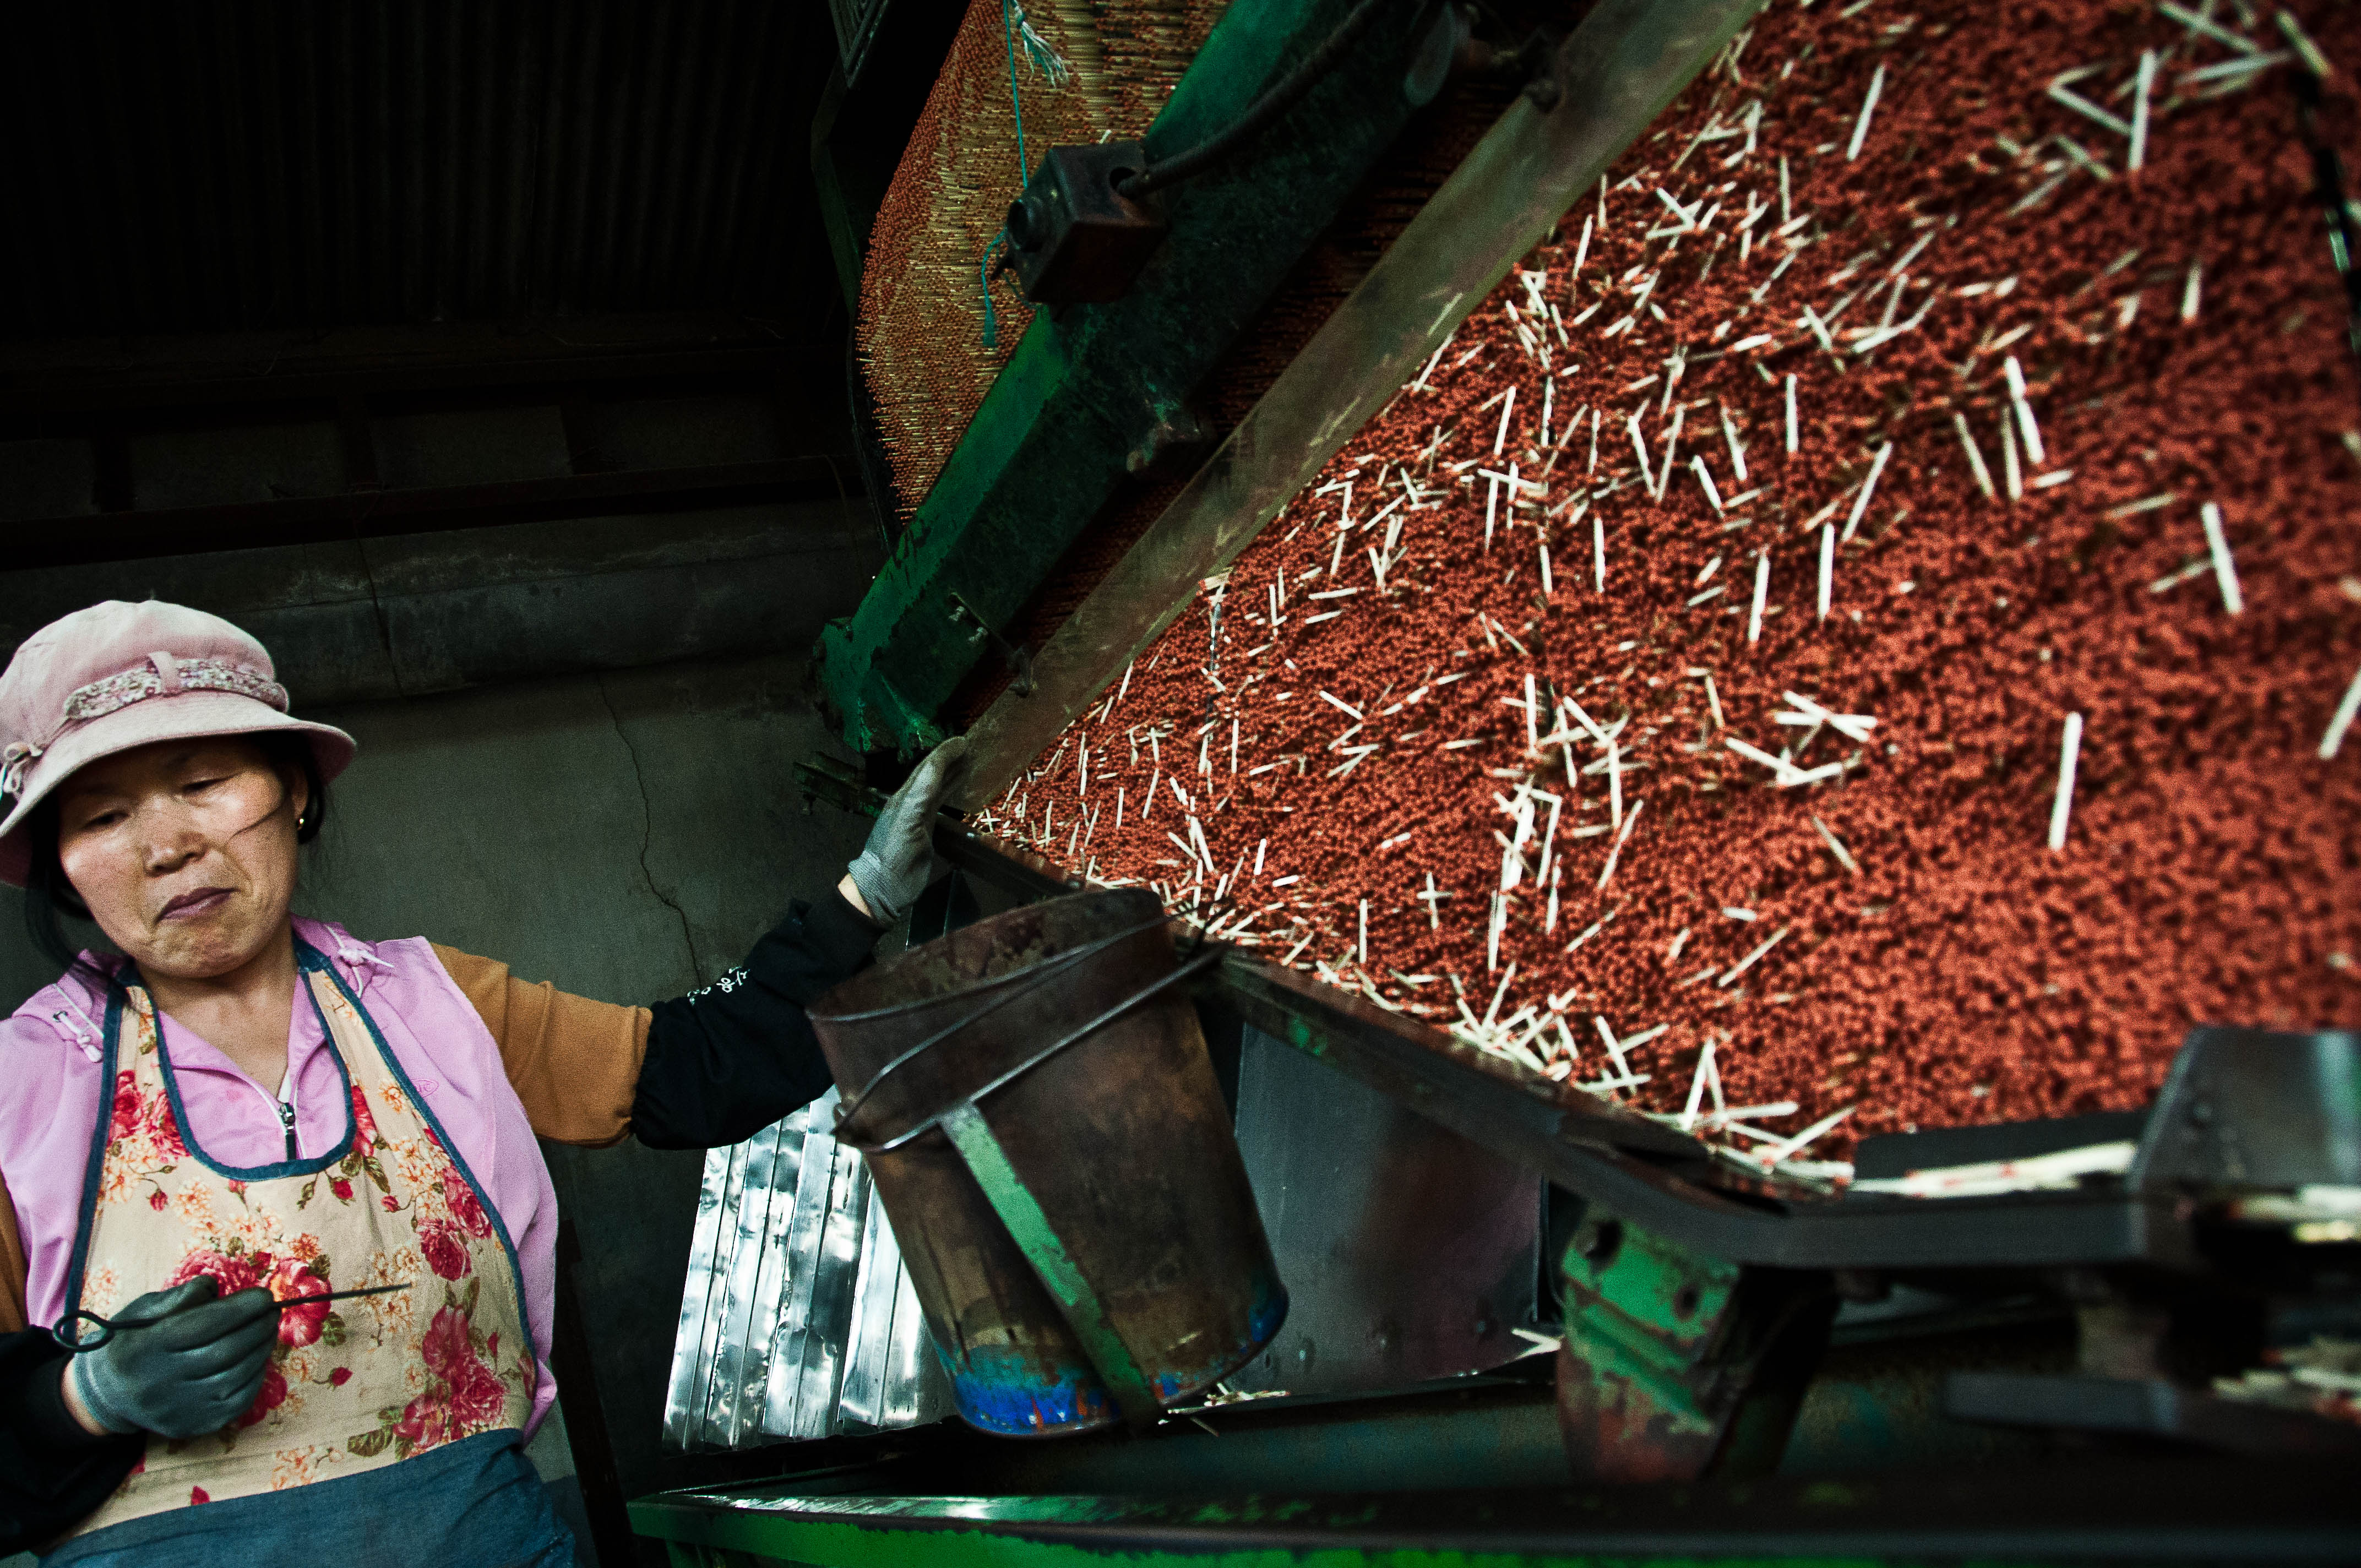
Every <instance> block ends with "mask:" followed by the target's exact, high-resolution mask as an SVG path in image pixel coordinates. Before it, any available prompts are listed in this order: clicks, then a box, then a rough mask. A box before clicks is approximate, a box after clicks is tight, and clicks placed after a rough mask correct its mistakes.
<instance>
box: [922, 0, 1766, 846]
mask: <svg viewBox="0 0 2361 1568" xmlns="http://www.w3.org/2000/svg"><path fill="white" fill-rule="evenodd" d="M1761 3H1762V0H1605V3H1604V4H1602V5H1599V6H1598V8H1597V9H1596V10H1594V11H1593V12H1592V13H1591V14H1590V15H1589V16H1588V17H1587V18H1586V19H1585V20H1584V21H1583V23H1582V25H1581V26H1580V27H1577V28H1576V30H1575V32H1574V33H1573V35H1572V36H1571V37H1570V38H1567V40H1566V42H1565V47H1564V48H1563V49H1560V50H1559V52H1558V56H1557V60H1556V64H1555V68H1554V79H1555V81H1556V82H1557V83H1558V87H1559V97H1558V99H1557V102H1556V106H1555V108H1554V109H1552V110H1548V111H1543V110H1542V109H1539V108H1536V107H1535V106H1534V104H1533V103H1532V99H1531V98H1530V97H1527V98H1520V99H1518V100H1517V101H1516V102H1515V103H1514V104H1511V105H1510V108H1509V110H1508V112H1507V113H1506V114H1504V115H1502V116H1501V117H1500V122H1499V125H1498V126H1496V127H1494V129H1493V130H1492V132H1491V133H1490V134H1489V135H1488V136H1487V137H1485V138H1484V140H1483V142H1482V143H1481V144H1479V145H1478V146H1477V149H1476V151H1475V152H1474V153H1472V154H1471V155H1469V157H1468V159H1467V160H1466V162H1465V163H1464V164H1462V165H1461V166H1460V168H1459V170H1457V172H1455V173H1454V174H1453V175H1452V177H1451V178H1450V179H1449V180H1448V181H1444V185H1443V188H1442V189H1441V190H1439V191H1437V192H1435V193H1434V196H1433V199H1432V200H1431V201H1429V202H1428V203H1427V204H1426V206H1425V208H1424V209H1423V210H1422V212H1421V213H1420V214H1419V215H1418V216H1417V218H1415V219H1414V220H1412V222H1411V225H1410V226H1409V227H1408V228H1407V229H1405V230H1404V231H1403V232H1402V235H1401V237H1400V239H1398V240H1396V241H1395V242H1394V245H1393V247H1392V248H1391V249H1390V250H1389V251H1388V252H1387V253H1386V254H1385V256H1384V257H1383V258H1381V259H1380V260H1379V261H1378V264H1377V266H1376V267H1375V268H1374V269H1372V270H1371V271H1370V273H1369V275H1368V277H1367V278H1366V279H1365V280H1362V283H1361V286H1360V287H1359V288H1358V289H1356V290H1355V291H1353V293H1352V294H1351V295H1350V296H1349V297H1348V298H1347V299H1346V300H1345V302H1344V303H1343V304H1342V305H1340V306H1338V307H1337V310H1336V313H1335V314H1334V316H1332V317H1330V318H1329V320H1328V322H1327V323H1326V324H1325V325H1324V326H1323V327H1322V328H1321V329H1320V331H1319V332H1318V334H1315V335H1314V336H1313V337H1312V341H1311V343H1310V344H1308V345H1305V347H1304V350H1303V352H1302V353H1301V355H1299V356H1297V357H1296V359H1295V362H1294V363H1293V364H1291V365H1290V366H1289V367H1287V369H1286V371H1285V372H1284V373H1283V374H1282V375H1281V376H1280V377H1279V380H1278V381H1277V382H1276V383H1274V384H1273V385H1272V387H1271V389H1270V390H1269V391H1268V393H1266V394H1265V395H1264V396H1263V399H1262V400H1261V401H1259V402H1257V404H1256V405H1255V407H1254V410H1253V411H1252V412H1250V413H1249V414H1248V415H1247V416H1246V420H1245V421H1244V422H1242V423H1240V424H1239V426H1238V427H1237V429H1235V431H1233V432H1232V433H1230V437H1229V439H1228V440H1227V441H1225V442H1224V443H1223V444H1222V445H1221V447H1220V448H1219V449H1218V450H1216V451H1215V452H1214V454H1213V457H1212V458H1211V459H1210V460H1209V461H1208V462H1207V463H1206V464H1205V466H1203V467H1202V469H1200V470H1199V471H1198V473H1197V475H1196V477H1194V478H1192V479H1191V480H1190V482H1189V485H1188V488H1185V489H1184V490H1182V491H1181V493H1180V497H1179V498H1178V499H1175V500H1174V501H1173V503H1172V504H1171V506H1170V507H1169V508H1167V509H1166V510H1165V512H1164V515H1163V516H1161V517H1160V518H1159V519H1158V520H1157V521H1156V522H1155V523H1154V524H1153V525H1152V526H1151V527H1150V528H1149V529H1148V532H1147V533H1146V535H1144V536H1143V537H1142V538H1141V540H1140V542H1139V543H1137V545H1135V546H1134V547H1133V548H1132V550H1131V551H1130V553H1129V554H1126V556H1125V557H1124V558H1123V560H1122V561H1121V562H1120V563H1118V564H1117V565H1116V566H1115V570H1114V571H1113V572H1112V573H1110V574H1109V575H1108V576H1107V577H1106V579H1105V580H1104V582H1102V583H1101V584H1100V585H1099V586H1098V587H1097V588H1095V589H1094V590H1093V592H1092V593H1091V595H1090V597H1089V598H1086V599H1084V600H1083V601H1082V605H1081V606H1080V608H1078V609H1076V610H1075V611H1074V613H1073V615H1072V616H1071V617H1070V618H1069V619H1068V620H1067V621H1066V623H1065V625H1064V626H1062V627H1060V629H1059V630H1058V633H1057V635H1056V636H1054V637H1052V638H1051V639H1049V642H1048V644H1047V645H1046V646H1045V647H1044V648H1043V649H1042V650H1041V652H1039V653H1038V654H1037V655H1036V656H1035V659H1034V663H1033V670H1034V676H1035V682H1036V689H1035V690H1034V692H1033V694H1032V695H1031V696H1023V697H1020V696H1016V695H1014V693H1013V692H1012V693H1010V694H1008V695H1004V696H1002V697H1001V698H1000V699H999V700H998V701H997V702H995V703H994V704H993V706H992V707H991V708H989V709H988V710H987V711H986V712H985V714H984V716H983V718H981V719H979V720H978V721H977V722H976V723H975V724H974V725H973V726H972V727H971V728H970V729H969V731H968V738H969V740H970V742H971V744H972V746H973V748H974V749H973V751H972V753H971V755H972V757H973V759H974V761H973V762H972V764H971V766H970V769H969V773H968V779H967V784H966V789H965V795H964V797H963V800H962V802H961V805H962V806H963V808H966V809H972V808H973V807H975V806H981V805H983V803H985V802H987V801H989V800H991V799H993V798H994V796H996V795H999V794H1000V792H1001V791H1002V790H1003V789H1005V788H1006V787H1007V784H1008V782H1009V780H1011V779H1012V778H1014V777H1016V774H1017V773H1018V772H1019V771H1021V770H1022V769H1023V768H1024V767H1025V765H1026V764H1027V762H1031V761H1032V760H1033V759H1034V758H1035V757H1037V756H1038V755H1040V753H1041V752H1042V751H1043V750H1044V749H1045V748H1046V747H1047V746H1048V745H1049V742H1050V740H1051V739H1052V738H1054V737H1055V736H1056V735H1057V734H1058V733H1059V732H1060V730H1062V729H1065V727H1066V726H1067V725H1068V724H1070V723H1071V722H1072V721H1073V719H1074V718H1075V717H1076V716H1078V715H1079V714H1080V713H1081V712H1082V710H1083V709H1084V708H1086V707H1089V706H1090V705H1091V704H1092V703H1093V702H1094V701H1095V700H1097V698H1098V696H1099V694H1100V693H1101V692H1102V691H1103V690H1104V689H1105V687H1106V685H1107V684H1108V683H1109V682H1110V681H1112V680H1114V679H1115V677H1116V676H1118V675H1120V674H1122V673H1123V668H1124V665H1125V663H1126V662H1127V661H1128V660H1130V659H1131V658H1132V657H1133V656H1134V655H1135V654H1136V653H1137V652H1138V651H1139V650H1140V649H1141V648H1143V647H1145V646H1146V645H1147V644H1148V642H1149V641H1151V640H1153V639H1154V638H1155V636H1156V635H1157V634H1158V633H1159V632H1160V631H1161V630H1164V628H1165V627H1166V626H1167V625H1169V624H1170V622H1171V620H1172V618H1173V617H1175V616H1176V615H1178V614H1179V613H1180V609H1181V607H1182V606H1184V605H1186V604H1187V603H1188V601H1189V598H1190V596H1191V594H1193V593H1194V592H1195V591H1196V586H1197V583H1198V581H1199V580H1200V579H1202V578H1203V577H1205V576H1209V575H1210V574H1212V573H1213V572H1215V571H1218V570H1220V569H1221V567H1222V566H1223V565H1226V564H1227V563H1228V562H1229V561H1230V560H1231V559H1232V558H1233V557H1235V555H1236V554H1238V552H1239V551H1241V550H1243V549H1245V548H1246V545H1247V544H1248V543H1250V542H1251V541H1252V540H1253V539H1254V536H1255V535H1256V534H1257V532H1260V531H1261V529H1262V527H1263V525H1264V524H1265V523H1267V522H1268V521H1270V520H1271V519H1272V518H1273V517H1274V516H1276V515H1277V514H1278V512H1279V508H1280V507H1281V506H1283V505H1285V504H1286V502H1287V500H1288V498H1290V496H1292V495H1294V494H1295V493H1296V492H1297V491H1298V490H1300V489H1301V488H1303V486H1304V485H1305V484H1306V483H1308V482H1309V481H1310V480H1311V478H1312V476H1313V475H1314V474H1316V473H1318V472H1319V470H1320V467H1321V465H1323V463H1325V462H1327V460H1328V459H1329V458H1330V457H1331V456H1333V455H1335V453H1336V452H1337V450H1338V449H1339V448H1341V447H1342V446H1343V445H1344V444H1345V442H1346V441H1347V440H1349V439H1351V437H1352V436H1353V434H1354V433H1356V431H1358V430H1359V429H1360V428H1361V426H1362V425H1363V424H1365V423H1367V422H1368V420H1369V418H1370V416H1371V415H1373V414H1375V413H1376V412H1377V411H1378V410H1379V409H1380V408H1381V407H1383V406H1384V405H1385V403H1386V402H1387V400H1389V399H1390V398H1391V397H1392V396H1393V394H1394V390H1395V389H1396V388H1398V387H1400V385H1401V384H1402V382H1403V381H1404V380H1405V379H1407V378H1408V377H1409V375H1410V373H1411V371H1412V370H1413V369H1414V368H1416V367H1417V366H1418V365H1419V364H1420V363H1421V362H1422V361H1423V360H1424V359H1425V358H1426V356H1429V355H1430V354H1432V353H1433V352H1434V350H1435V348H1436V347H1437V345H1440V344H1441V343H1442V342H1443V340H1444V338H1445V337H1447V336H1448V335H1449V334H1451V332H1452V331H1453V329H1455V327H1456V326H1457V325H1458V324H1459V322H1460V321H1461V320H1462V318H1464V317H1465V316H1466V313H1467V311H1468V309H1469V308H1470V307H1472V306H1473V305H1474V304H1475V302H1477V301H1479V300H1481V299H1482V298H1483V297H1484V296H1485V294H1486V293H1487V292H1488V291H1490V289H1491V287H1492V285H1493V284H1495V283H1497V282H1499V280H1500V279H1501V277H1502V276H1503V275H1504V274H1505V273H1506V272H1507V271H1508V269H1509V268H1510V265H1512V264H1513V263H1514V262H1515V261H1516V259H1517V258H1519V257H1521V256H1522V255H1524V254H1525V252H1527V251H1528V250H1530V249H1532V247H1533V246H1534V244H1535V243H1537V242H1538V241H1539V240H1540V239H1541V237H1542V236H1543V235H1544V234H1546V233H1548V232H1549V229H1550V225H1553V224H1554V223H1555V222H1556V221H1557V220H1558V218H1559V216H1560V215H1561V214H1564V213H1565V210H1566V207H1567V206H1568V204H1569V203H1572V202H1573V201H1574V199H1575V198H1576V196H1578V195H1580V194H1581V193H1582V192H1584V191H1586V190H1587V189H1589V187H1590V186H1591V184H1592V183H1593V182H1595V181H1597V180H1598V177H1599V175H1600V173H1601V172H1602V171H1603V170H1605V169H1606V167H1607V165H1608V164H1609V162H1610V161H1611V160H1612V159H1614V158H1615V157H1616V156H1617V155H1618V154H1620V152H1621V151H1622V150H1623V149H1624V148H1626V147H1628V146H1629V145H1631V141H1632V140H1633V139H1634V138H1636V137H1638V136H1639V135H1640V133H1641V132H1642V131H1643V130H1645V129H1646V128H1647V126H1648V124H1649V122H1650V121H1652V120H1653V119H1654V118H1655V117H1656V115H1657V113H1658V111H1659V110H1661V109H1662V108H1663V107H1664V104H1667V103H1669V102H1671V100H1672V97H1673V95H1674V94H1675V93H1677V92H1679V91H1680V90H1681V88H1683V87H1684V86H1686V85H1687V83H1688V82H1689V80H1690V79H1691V78H1692V77H1694V76H1695V75H1696V74H1697V71H1699V70H1701V69H1702V68H1703V67H1704V66H1705V64H1706V62H1707V61H1708V60H1710V59H1712V58H1713V54H1714V51H1715V50H1716V49H1719V48H1720V47H1721V46H1722V45H1723V44H1724V43H1726V42H1728V41H1729V39H1730V37H1731V36H1732V35H1733V34H1735V33H1736V32H1737V30H1738V29H1739V28H1740V27H1742V26H1744V25H1745V22H1746V20H1747V18H1748V17H1750V16H1753V15H1754V13H1755V12H1756V11H1757V10H1758V9H1760V7H1761Z"/></svg>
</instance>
